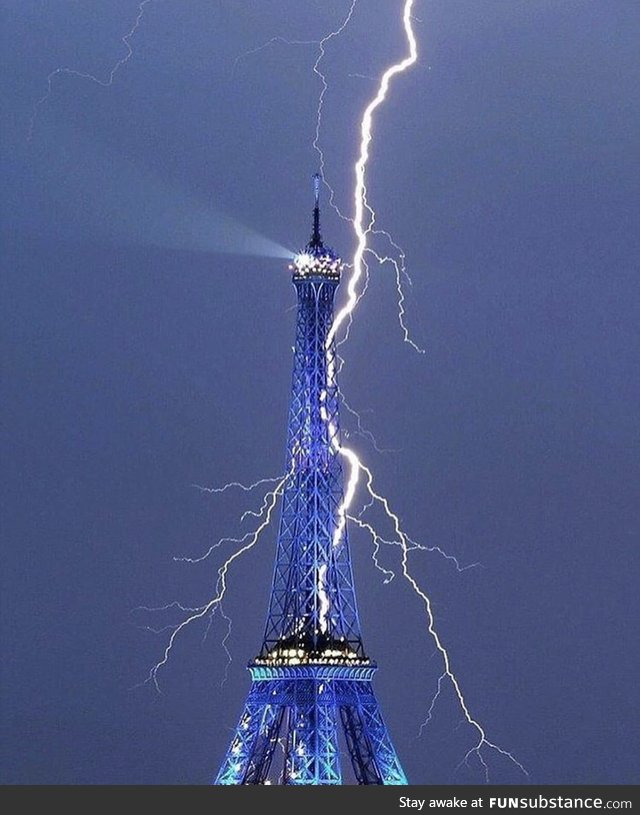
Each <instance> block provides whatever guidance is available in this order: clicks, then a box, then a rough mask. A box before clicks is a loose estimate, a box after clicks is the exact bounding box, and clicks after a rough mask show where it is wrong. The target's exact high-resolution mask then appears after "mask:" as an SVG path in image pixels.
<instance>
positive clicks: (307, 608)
mask: <svg viewBox="0 0 640 815" xmlns="http://www.w3.org/2000/svg"><path fill="white" fill-rule="evenodd" d="M319 187H320V177H319V176H315V208H314V211H313V233H312V236H311V240H310V242H309V243H308V244H307V246H306V248H305V250H304V252H302V253H301V254H300V255H298V256H297V257H296V259H295V262H294V264H293V266H292V267H291V268H292V270H293V285H294V286H295V288H296V291H297V295H298V314H297V322H296V344H295V356H294V363H293V385H292V392H291V406H290V410H289V430H288V442H287V462H286V472H287V473H288V475H287V478H286V482H285V484H284V490H283V498H282V514H281V519H280V528H279V533H278V543H277V553H276V561H275V568H274V573H273V587H272V591H271V600H270V603H269V612H268V615H267V624H266V629H265V635H264V640H263V643H262V648H261V650H260V654H259V655H258V656H257V657H256V658H255V659H254V660H253V661H252V662H251V663H250V664H249V672H250V674H251V679H252V684H251V690H250V691H249V696H248V698H247V701H246V703H245V706H244V709H243V711H242V714H241V715H240V721H239V722H238V726H237V728H236V731H235V733H234V735H233V738H232V739H231V744H230V746H229V749H228V751H227V754H226V756H225V758H224V761H223V762H222V766H221V768H220V771H219V773H218V775H217V778H216V780H215V783H216V784H269V783H275V784H342V778H343V774H342V769H343V768H342V763H341V753H346V754H348V756H349V757H350V759H351V765H352V768H353V775H354V777H355V780H356V781H357V783H358V784H406V783H407V780H406V777H405V775H404V772H403V770H402V767H401V766H400V762H399V760H398V757H397V755H396V752H395V750H394V748H393V745H392V743H391V739H390V738H389V734H388V732H387V728H386V726H385V724H384V722H383V720H382V716H381V714H380V708H379V706H378V702H377V700H376V697H375V695H374V692H373V687H372V678H373V674H374V672H375V670H376V665H375V663H373V662H372V661H371V660H370V659H369V658H368V657H367V655H366V653H365V650H364V647H363V644H362V638H361V634H360V623H359V620H358V610H357V606H356V595H355V589H354V583H353V573H352V570H351V558H350V555H349V545H348V539H347V528H346V524H345V522H344V519H342V518H341V514H340V507H341V504H342V500H343V473H342V465H341V462H340V452H339V450H340V443H339V438H340V436H339V434H340V430H339V427H340V424H339V393H338V387H337V383H336V378H335V361H336V350H335V346H334V344H333V343H331V344H330V345H329V346H327V337H328V334H329V330H330V328H331V325H332V322H333V300H334V295H335V292H336V289H337V287H338V285H339V283H340V273H341V268H342V264H341V261H340V258H339V257H338V256H337V255H336V254H335V252H333V250H332V249H330V248H328V247H326V246H325V245H324V244H323V242H322V237H321V235H320V210H319V204H318V197H319ZM345 748H346V749H345Z"/></svg>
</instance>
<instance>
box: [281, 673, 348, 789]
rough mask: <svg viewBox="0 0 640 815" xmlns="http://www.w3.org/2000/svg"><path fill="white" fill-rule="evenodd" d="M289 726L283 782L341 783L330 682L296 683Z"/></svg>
mask: <svg viewBox="0 0 640 815" xmlns="http://www.w3.org/2000/svg"><path fill="white" fill-rule="evenodd" d="M316 686H317V687H316ZM288 725H289V727H288V736H287V752H286V757H285V769H284V783H285V784H342V773H341V770H340V760H339V755H338V734H337V729H336V707H335V696H334V692H333V688H332V686H331V683H330V682H317V681H316V680H305V681H302V682H299V683H296V687H295V704H294V705H292V707H291V708H290V710H289V722H288Z"/></svg>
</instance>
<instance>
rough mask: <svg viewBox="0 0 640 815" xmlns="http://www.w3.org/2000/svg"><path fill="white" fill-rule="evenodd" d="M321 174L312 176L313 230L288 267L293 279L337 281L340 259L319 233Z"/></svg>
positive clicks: (338, 278) (340, 268)
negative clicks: (307, 241)
mask: <svg viewBox="0 0 640 815" xmlns="http://www.w3.org/2000/svg"><path fill="white" fill-rule="evenodd" d="M321 184H322V176H321V175H320V173H315V174H314V176H313V195H314V202H315V203H314V207H313V230H312V232H311V239H310V240H309V243H308V244H307V245H306V246H305V248H304V250H303V251H302V252H300V254H298V255H296V256H295V258H294V260H293V263H292V264H291V266H290V268H291V270H292V271H293V279H294V281H298V280H308V279H318V280H332V281H334V282H336V283H337V282H339V280H340V272H341V271H342V261H341V260H340V258H339V257H338V255H337V254H336V252H334V250H333V249H332V248H331V247H330V246H325V245H324V243H323V241H322V234H321V233H320V185H321Z"/></svg>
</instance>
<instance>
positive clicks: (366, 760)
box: [340, 682, 408, 785]
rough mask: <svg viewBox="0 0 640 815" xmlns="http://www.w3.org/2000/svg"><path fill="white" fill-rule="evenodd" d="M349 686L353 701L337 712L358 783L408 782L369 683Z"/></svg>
mask: <svg viewBox="0 0 640 815" xmlns="http://www.w3.org/2000/svg"><path fill="white" fill-rule="evenodd" d="M351 685H352V694H353V697H354V699H353V701H354V704H350V705H343V706H342V707H341V708H340V715H341V718H342V724H343V726H344V730H345V735H346V738H347V746H348V748H349V753H350V755H351V763H352V765H353V770H354V772H355V775H356V778H357V780H358V784H385V785H396V784H397V785H401V784H407V783H408V782H407V778H406V776H405V774H404V771H403V769H402V767H401V766H400V761H399V760H398V756H397V755H396V751H395V749H394V747H393V744H392V743H391V739H390V737H389V733H388V731H387V728H386V725H385V723H384V721H383V719H382V714H381V713H380V707H379V705H378V702H377V700H376V698H375V695H374V693H373V688H372V687H371V684H370V683H368V682H367V683H362V682H353V683H351ZM350 695H351V694H350Z"/></svg>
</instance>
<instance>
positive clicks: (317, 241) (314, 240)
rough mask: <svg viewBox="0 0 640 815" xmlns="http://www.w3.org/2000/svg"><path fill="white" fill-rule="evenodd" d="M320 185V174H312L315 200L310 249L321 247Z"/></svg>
mask: <svg viewBox="0 0 640 815" xmlns="http://www.w3.org/2000/svg"><path fill="white" fill-rule="evenodd" d="M321 183H322V176H321V175H320V173H314V174H313V195H314V199H315V206H314V208H313V232H312V233H311V244H310V245H311V247H312V248H316V247H318V248H319V247H321V246H322V235H321V234H320V184H321Z"/></svg>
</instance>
